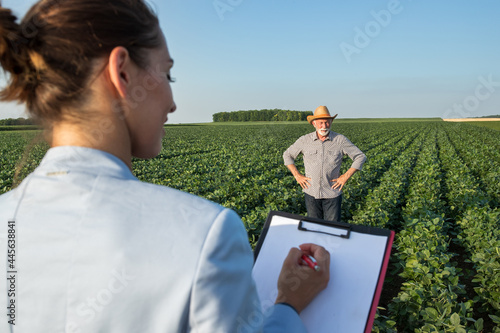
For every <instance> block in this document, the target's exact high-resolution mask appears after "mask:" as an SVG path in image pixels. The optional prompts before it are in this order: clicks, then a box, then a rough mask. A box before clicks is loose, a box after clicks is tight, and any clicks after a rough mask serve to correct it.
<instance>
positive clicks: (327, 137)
mask: <svg viewBox="0 0 500 333" xmlns="http://www.w3.org/2000/svg"><path fill="white" fill-rule="evenodd" d="M335 117H337V115H335V116H333V117H332V116H331V115H330V112H329V111H328V108H327V107H326V106H319V107H318V108H316V110H315V111H314V114H313V115H312V116H308V117H307V121H308V122H309V123H310V124H312V125H313V126H314V128H315V129H316V131H315V132H312V133H309V134H306V135H303V136H301V137H300V138H299V139H298V140H297V141H295V143H294V144H293V145H291V146H290V147H289V148H288V149H287V150H286V151H285V152H284V153H283V160H284V162H285V165H286V166H287V168H288V169H289V170H290V171H291V172H292V174H293V176H294V177H295V179H296V180H297V183H299V184H300V186H301V187H302V189H303V191H304V194H305V202H306V208H307V215H308V216H309V217H317V218H321V219H324V220H328V221H333V222H338V221H340V208H341V203H342V188H343V187H344V185H345V184H346V183H347V181H348V180H349V178H351V176H352V175H353V174H354V173H355V172H356V171H358V170H361V168H362V167H363V163H365V160H366V156H365V154H363V152H362V151H361V150H359V149H358V147H356V146H355V145H354V144H353V143H352V142H351V141H349V140H348V139H347V138H346V137H345V136H343V135H341V134H338V133H335V132H331V131H330V126H331V125H332V121H333V119H335ZM300 153H302V155H303V157H304V167H305V176H304V175H302V174H301V173H300V172H299V171H298V170H297V167H296V166H295V164H294V161H295V158H297V156H298V155H299V154H300ZM345 155H348V156H349V157H350V158H351V159H352V161H353V162H352V165H351V167H350V168H349V170H347V172H346V173H344V174H343V175H340V166H341V164H342V158H343V157H344V156H345Z"/></svg>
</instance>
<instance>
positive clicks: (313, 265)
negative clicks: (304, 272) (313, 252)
mask: <svg viewBox="0 0 500 333" xmlns="http://www.w3.org/2000/svg"><path fill="white" fill-rule="evenodd" d="M302 260H304V262H305V263H306V264H307V265H308V266H309V267H311V268H312V269H314V270H315V271H316V272H318V271H319V266H318V263H317V262H316V259H314V258H313V257H312V256H310V255H305V254H303V255H302Z"/></svg>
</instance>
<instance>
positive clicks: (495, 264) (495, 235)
mask: <svg viewBox="0 0 500 333" xmlns="http://www.w3.org/2000/svg"><path fill="white" fill-rule="evenodd" d="M441 135H442V136H443V137H444V133H442V134H441ZM440 143H441V147H440V151H441V159H442V160H443V162H444V165H445V166H446V174H447V177H446V182H447V184H446V186H447V190H448V193H447V199H448V202H449V205H450V208H451V210H452V214H453V217H454V219H455V220H456V222H457V225H458V227H459V228H460V231H459V235H458V237H457V238H458V240H461V244H462V245H463V246H464V247H465V248H466V249H467V251H468V252H469V253H470V255H471V260H472V262H473V264H474V268H475V272H476V274H475V276H474V280H473V282H474V284H475V287H474V290H475V292H476V293H477V297H476V298H475V301H477V302H478V304H479V310H482V311H483V312H484V313H488V314H489V317H490V318H491V320H492V321H493V322H494V323H495V324H496V325H497V326H496V327H495V329H496V330H497V331H499V332H500V303H499V302H500V232H499V226H500V224H499V216H500V213H499V209H498V208H492V207H491V206H490V204H491V202H492V201H494V199H492V198H491V197H490V196H489V195H488V193H486V192H485V191H483V190H482V189H481V187H480V185H479V183H478V181H477V180H476V178H475V177H474V176H473V174H472V173H471V172H470V170H469V168H468V167H467V166H466V165H464V164H463V163H462V161H461V159H460V157H459V156H458V154H457V152H456V151H455V149H454V148H453V146H452V145H451V143H450V142H449V140H447V138H446V137H444V138H443V139H442V140H441V141H440Z"/></svg>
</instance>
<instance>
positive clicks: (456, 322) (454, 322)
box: [450, 312, 460, 327]
mask: <svg viewBox="0 0 500 333" xmlns="http://www.w3.org/2000/svg"><path fill="white" fill-rule="evenodd" d="M450 322H451V324H452V325H453V326H455V327H456V326H459V325H460V316H459V315H458V313H456V312H455V313H453V314H452V315H451V317H450Z"/></svg>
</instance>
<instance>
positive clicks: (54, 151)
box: [35, 146, 135, 179]
mask: <svg viewBox="0 0 500 333" xmlns="http://www.w3.org/2000/svg"><path fill="white" fill-rule="evenodd" d="M72 171H77V172H85V173H90V174H95V175H103V176H111V177H117V178H125V179H135V177H134V175H133V174H132V172H131V171H130V169H129V168H128V166H127V165H126V164H125V163H124V162H123V161H122V160H120V159H119V158H118V157H116V156H114V155H112V154H110V153H107V152H104V151H102V150H98V149H93V148H87V147H76V146H59V147H54V148H50V149H49V150H48V151H47V153H46V154H45V156H44V157H43V159H42V161H41V162H40V165H39V166H38V167H37V169H36V170H35V173H42V174H44V175H50V174H58V173H59V174H60V173H69V172H72Z"/></svg>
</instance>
